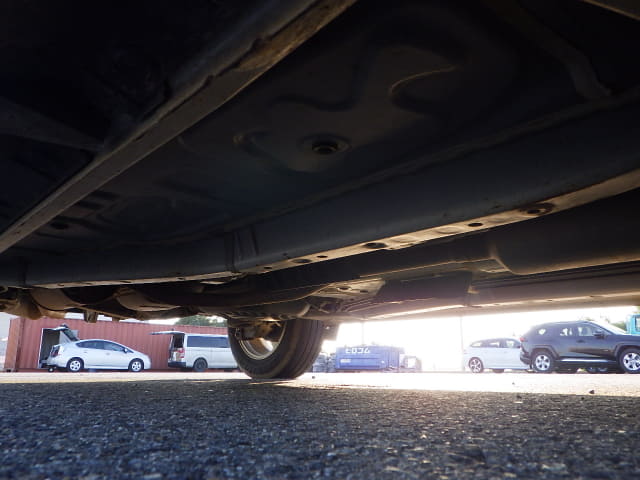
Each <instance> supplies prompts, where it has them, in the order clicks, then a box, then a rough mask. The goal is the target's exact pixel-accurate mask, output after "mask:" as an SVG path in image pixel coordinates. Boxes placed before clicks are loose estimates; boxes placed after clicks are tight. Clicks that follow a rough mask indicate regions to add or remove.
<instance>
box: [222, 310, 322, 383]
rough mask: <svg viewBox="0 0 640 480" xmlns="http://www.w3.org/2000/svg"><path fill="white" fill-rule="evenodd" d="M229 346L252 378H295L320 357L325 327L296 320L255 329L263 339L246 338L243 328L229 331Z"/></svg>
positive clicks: (245, 371)
mask: <svg viewBox="0 0 640 480" xmlns="http://www.w3.org/2000/svg"><path fill="white" fill-rule="evenodd" d="M228 330H229V344H230V346H231V351H232V352H233V356H234V358H235V359H236V362H237V364H238V367H239V368H240V370H242V371H243V372H244V373H246V374H247V375H249V376H250V377H253V378H296V377H298V376H300V375H302V374H303V373H304V372H306V371H307V370H308V369H309V367H310V366H311V365H313V362H314V360H315V359H316V357H317V356H318V354H319V353H320V347H321V346H322V340H323V336H324V324H323V322H322V321H320V320H304V319H300V318H296V319H293V320H287V321H284V322H273V323H272V324H269V325H266V326H264V325H262V328H258V327H256V328H253V327H251V328H250V330H251V331H259V333H260V335H261V336H255V338H247V336H246V334H247V333H249V332H248V331H247V330H249V329H243V328H233V327H230V328H229V329H228Z"/></svg>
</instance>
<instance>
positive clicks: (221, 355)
mask: <svg viewBox="0 0 640 480" xmlns="http://www.w3.org/2000/svg"><path fill="white" fill-rule="evenodd" d="M213 340H214V342H213V358H214V362H215V366H216V367H219V368H235V367H236V366H237V364H236V360H235V358H233V354H232V353H231V348H230V346H229V339H228V338H227V337H214V339H213Z"/></svg>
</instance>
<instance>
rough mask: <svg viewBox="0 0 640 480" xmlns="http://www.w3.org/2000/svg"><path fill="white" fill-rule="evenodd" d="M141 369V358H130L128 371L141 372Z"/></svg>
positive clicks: (142, 364) (142, 365) (142, 366)
mask: <svg viewBox="0 0 640 480" xmlns="http://www.w3.org/2000/svg"><path fill="white" fill-rule="evenodd" d="M142 370H144V363H143V362H142V360H140V359H138V358H135V359H133V360H131V363H129V371H130V372H136V373H137V372H141V371H142Z"/></svg>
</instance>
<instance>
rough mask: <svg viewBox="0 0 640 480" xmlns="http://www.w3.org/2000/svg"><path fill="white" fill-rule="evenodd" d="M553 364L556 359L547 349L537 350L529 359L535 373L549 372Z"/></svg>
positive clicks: (551, 370) (553, 367) (554, 364)
mask: <svg viewBox="0 0 640 480" xmlns="http://www.w3.org/2000/svg"><path fill="white" fill-rule="evenodd" d="M555 366H556V361H555V360H554V359H553V357H552V356H551V352H549V350H538V351H537V352H535V353H534V355H533V358H532V359H531V367H532V368H533V370H534V371H535V372H536V373H551V372H553V370H554V369H555Z"/></svg>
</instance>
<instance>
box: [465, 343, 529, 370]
mask: <svg viewBox="0 0 640 480" xmlns="http://www.w3.org/2000/svg"><path fill="white" fill-rule="evenodd" d="M463 355H464V363H465V365H467V366H468V367H469V370H471V371H472V372H473V373H482V372H483V371H484V370H485V368H489V369H491V370H493V371H494V372H495V373H502V372H504V371H505V369H510V370H526V369H527V368H529V367H528V365H527V364H524V363H522V362H521V361H520V342H519V341H518V340H517V339H515V338H490V339H488V340H478V341H476V342H473V343H472V344H471V345H469V346H468V347H467V348H465V350H464V352H463Z"/></svg>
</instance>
